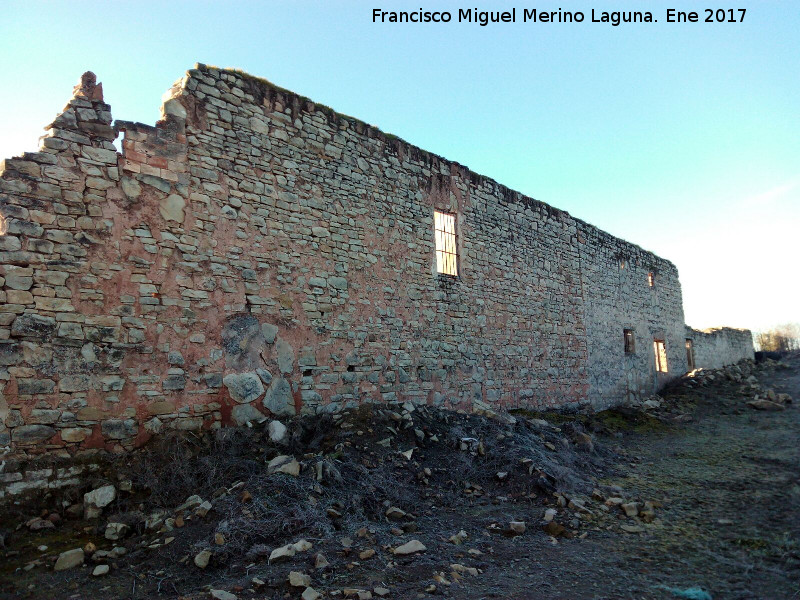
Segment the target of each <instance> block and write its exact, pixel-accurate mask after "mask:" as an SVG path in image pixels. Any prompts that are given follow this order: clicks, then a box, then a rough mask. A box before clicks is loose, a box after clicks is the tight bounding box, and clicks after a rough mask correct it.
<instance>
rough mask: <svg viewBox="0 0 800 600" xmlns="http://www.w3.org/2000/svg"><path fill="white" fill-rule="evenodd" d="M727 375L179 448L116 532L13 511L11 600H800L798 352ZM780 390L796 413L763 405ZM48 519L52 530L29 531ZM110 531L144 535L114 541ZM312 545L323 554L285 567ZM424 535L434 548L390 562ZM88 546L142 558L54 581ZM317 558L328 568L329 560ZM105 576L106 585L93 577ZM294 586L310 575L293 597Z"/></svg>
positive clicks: (35, 508) (134, 468)
mask: <svg viewBox="0 0 800 600" xmlns="http://www.w3.org/2000/svg"><path fill="white" fill-rule="evenodd" d="M751 373H752V376H753V377H755V380H754V379H751V380H750V381H749V382H748V381H747V377H749V376H750V374H751ZM712 377H713V380H712V379H711V378H710V377H708V376H707V374H706V375H704V376H703V377H698V378H695V379H684V380H682V381H681V382H680V383H678V384H677V385H676V386H674V387H673V388H672V389H671V390H669V391H667V392H665V393H664V394H662V398H663V399H662V401H661V404H660V406H652V407H648V408H647V410H645V409H641V408H640V409H628V410H616V411H607V412H604V413H599V414H597V415H591V416H586V415H583V416H576V415H573V416H568V415H558V414H549V415H530V414H516V415H515V417H516V423H509V422H507V421H504V420H503V419H502V418H499V419H498V418H494V417H493V418H486V417H484V416H475V415H470V416H466V415H457V414H453V413H449V414H448V413H446V412H445V411H436V410H433V409H424V408H416V409H414V410H410V411H409V410H407V409H408V408H409V407H407V406H406V410H403V407H399V406H398V407H395V408H394V409H387V410H383V409H380V408H376V409H374V410H372V409H370V410H368V411H360V412H357V413H353V414H352V415H350V416H348V417H346V418H343V419H342V420H339V421H334V420H329V421H324V422H322V423H321V424H320V423H316V424H313V423H310V422H305V423H294V424H289V423H287V425H289V427H290V439H289V441H287V442H285V443H283V444H273V443H271V442H269V440H268V438H267V437H266V432H264V431H260V432H259V431H253V432H249V433H247V435H245V434H242V435H243V436H244V437H241V438H237V437H236V436H233V437H229V438H226V440H223V441H222V442H219V441H215V442H203V444H206V445H205V446H203V445H202V444H200V445H199V446H196V447H195V446H186V447H184V446H181V445H180V444H178V445H176V446H169V445H167V446H166V447H167V448H172V449H173V453H172V454H170V451H169V450H165V449H164V448H163V447H162V448H160V449H158V451H157V452H156V450H153V454H152V455H151V456H150V457H149V458H146V459H142V460H138V461H130V462H129V463H125V464H120V465H117V467H118V468H119V472H120V475H119V476H118V479H119V478H122V477H129V478H130V480H131V481H132V482H133V485H132V490H131V491H130V492H123V491H122V490H120V492H119V496H118V499H117V500H116V501H115V503H114V504H112V505H110V506H109V507H108V508H106V510H105V511H104V514H103V516H102V517H101V518H100V519H99V520H95V521H85V520H83V519H81V518H78V519H70V518H69V514H70V512H71V514H74V513H75V511H74V507H75V506H78V508H80V504H79V503H80V496H74V497H72V498H69V497H67V498H55V497H53V498H48V499H44V500H43V502H45V504H44V505H42V504H41V503H40V504H34V503H31V504H29V505H26V506H22V507H16V508H15V509H13V510H8V511H6V514H4V515H0V519H2V520H0V530H2V531H5V532H6V534H7V536H8V537H7V540H6V544H5V548H3V547H2V546H0V599H11V598H30V599H37V600H38V599H41V600H44V599H53V600H55V599H83V598H87V599H88V598H92V599H112V598H120V599H123V598H124V599H131V600H134V599H144V598H148V599H149V598H181V597H182V598H187V599H188V598H190V599H193V600H195V599H200V598H213V597H214V596H213V594H212V591H211V590H221V591H224V592H227V593H229V594H232V595H233V596H225V595H224V594H222V595H220V594H219V593H218V592H217V595H218V597H220V598H232V597H236V598H237V599H247V600H250V599H266V598H300V597H301V594H302V593H303V592H304V591H305V592H306V594H307V596H306V597H307V598H313V597H314V596H313V595H312V594H310V593H309V592H308V591H307V590H306V587H311V588H313V590H315V591H316V592H317V593H319V594H321V598H350V597H352V598H369V597H372V598H378V597H380V596H379V595H380V594H382V593H386V596H385V597H387V598H396V599H405V598H431V599H433V598H436V597H447V598H463V599H470V600H479V599H483V598H513V599H539V598H541V599H545V598H547V599H570V600H572V599H597V600H599V599H617V598H619V599H668V598H681V597H683V598H690V599H691V598H697V599H700V600H703V599H706V598H710V599H713V600H721V599H745V598H760V599H784V598H785V599H793V598H798V599H800V410H798V403H800V357H798V356H795V357H793V358H792V357H789V358H785V359H784V360H783V361H781V362H779V363H767V364H766V366H765V365H764V364H762V365H758V366H755V367H752V368H751V367H750V366H745V367H744V368H743V372H741V371H739V372H737V371H736V370H733V371H731V370H726V371H724V372H723V371H719V372H715V373H714V374H712ZM756 380H757V382H756ZM767 389H772V390H774V392H776V393H788V394H790V395H791V396H792V397H793V398H794V404H788V405H787V406H786V408H785V409H784V410H775V411H763V410H755V409H754V408H752V407H751V406H748V405H747V404H746V402H747V401H749V400H752V399H753V395H754V393H753V390H761V392H760V395H761V397H763V396H764V392H766V390H767ZM501 417H502V416H501ZM237 435H238V434H237ZM170 443H174V441H172V442H170ZM209 444H210V445H209ZM187 448H188V449H187ZM409 450H412V452H411V453H410V455H409V453H408V451H409ZM278 454H287V455H292V456H295V457H296V458H297V459H298V460H299V462H300V464H301V467H302V470H301V474H300V476H299V477H292V476H291V475H285V474H281V473H279V474H277V475H267V474H266V472H265V471H266V468H265V463H266V462H267V461H269V460H271V459H272V458H274V457H275V456H276V455H278ZM96 483H99V482H95V485H96ZM117 483H118V482H117ZM119 487H122V486H119ZM82 491H88V488H87V490H82ZM192 493H196V494H198V495H200V496H201V497H202V498H203V499H208V500H210V501H211V502H212V504H213V508H212V510H211V511H210V512H209V513H208V515H207V516H204V517H200V516H198V515H197V514H195V513H194V512H193V511H194V507H192V508H189V509H185V510H178V511H177V512H176V511H175V508H176V507H177V505H179V504H181V503H182V501H183V500H185V499H186V498H187V496H189V495H191V494H192ZM70 502H73V510H72V511H70V509H69V506H68V505H69V503H70ZM76 502H77V503H78V504H74V503H76ZM620 502H623V503H624V504H625V505H626V506H628V508H629V509H630V510H631V511H632V513H637V514H635V515H632V516H631V515H626V513H625V512H623V509H622V508H621V507H620V506H619V504H620ZM48 503H49V504H48ZM43 508H44V510H43ZM394 508H398V509H400V510H399V511H396V510H394V511H393V509H394ZM548 510H549V511H550V514H552V515H554V516H553V521H552V523H550V524H548V523H547V522H546V521H545V518H544V517H545V511H548ZM53 512H55V513H56V514H58V515H59V517H57V518H56V519H55V520H56V522H57V523H56V527H54V528H48V529H43V530H39V531H30V530H29V528H28V527H29V526H26V523H28V524H30V523H31V522H32V521H31V519H32V518H35V517H37V516H39V517H42V516H43V517H46V518H47V516H48V515H52V514H53ZM162 512H163V513H164V514H163V515H162V519H161V521H163V517H164V516H166V517H167V521H166V522H164V524H163V525H159V523H160V522H157V523H156V525H155V526H153V527H150V528H148V527H147V523H146V519H147V518H148V517H152V515H153V514H161V513H162ZM60 517H63V518H60ZM184 517H185V518H184ZM183 521H185V523H184V522H183ZM511 521H524V522H525V531H524V532H523V533H521V534H520V533H518V532H514V531H512V530H510V525H509V524H510V522H511ZM107 522H123V523H127V524H129V525H130V533H129V535H128V536H127V537H125V538H124V539H123V540H117V541H109V540H107V539H105V537H104V535H103V533H104V530H105V525H106V523H107ZM462 530H463V532H464V533H465V534H466V535H465V536H464V535H462V536H461V538H462V539H458V537H457V538H456V539H455V541H457V542H460V543H454V541H453V540H451V537H452V536H454V535H456V534H458V533H459V532H460V531H462ZM301 539H305V540H307V541H308V542H310V544H311V545H312V548H311V549H309V550H305V551H298V552H297V553H296V554H295V555H294V556H293V557H290V558H288V559H287V560H284V561H278V560H273V561H270V560H269V558H268V557H269V556H270V553H271V552H272V550H274V549H275V548H277V547H280V546H282V545H284V544H287V543H292V542H296V541H298V540H301ZM411 540H418V541H419V542H421V543H422V544H423V545H424V546H425V548H426V549H425V550H424V551H421V552H417V553H413V554H410V555H407V556H401V555H399V554H395V553H394V550H395V549H397V548H398V547H399V546H401V545H402V544H405V543H407V542H409V541H411ZM87 543H91V544H94V546H96V548H97V549H100V550H101V551H102V550H106V551H107V550H111V549H112V548H114V547H122V548H125V550H124V552H125V554H124V555H122V556H116V557H115V556H111V557H105V558H103V557H101V555H100V554H95V555H94V556H90V555H91V552H87V559H86V564H85V565H84V566H79V567H75V568H72V569H68V570H65V571H60V572H54V571H53V563H54V562H55V560H56V558H57V557H58V555H59V553H60V552H63V551H64V550H69V549H73V548H80V547H83V546H84V545H86V544H87ZM44 546H47V548H46V549H44V550H41V549H40V548H42V547H44ZM92 549H93V548H90V549H89V550H92ZM204 549H206V550H209V552H210V555H211V560H210V563H209V565H208V566H207V567H206V568H204V569H200V568H198V567H197V566H195V564H194V560H193V559H194V557H195V556H196V555H197V554H198V553H199V552H201V551H202V550H204ZM373 551H374V554H372V552H373ZM318 553H321V554H323V555H324V556H325V559H326V561H327V562H329V563H330V564H329V566H327V567H324V568H317V567H316V566H315V563H316V556H317V554H318ZM101 554H102V552H101ZM96 564H108V565H109V567H110V572H109V574H107V575H104V576H102V577H93V576H92V575H91V573H92V570H93V569H94V567H95V565H96ZM454 565H456V566H454ZM470 569H475V571H472V572H470ZM290 571H297V572H299V573H302V574H306V575H308V576H309V578H310V581H305V582H304V585H302V586H300V587H292V586H290V585H289V584H288V582H287V577H288V574H289V572H290ZM309 584H310V585H309ZM681 594H683V595H681Z"/></svg>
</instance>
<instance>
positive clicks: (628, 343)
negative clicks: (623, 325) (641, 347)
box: [622, 329, 636, 354]
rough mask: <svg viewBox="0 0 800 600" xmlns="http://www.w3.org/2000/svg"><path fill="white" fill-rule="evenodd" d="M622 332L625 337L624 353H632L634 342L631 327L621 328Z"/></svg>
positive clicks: (634, 348)
mask: <svg viewBox="0 0 800 600" xmlns="http://www.w3.org/2000/svg"><path fill="white" fill-rule="evenodd" d="M622 334H623V337H624V338H625V354H633V353H634V352H635V351H636V344H635V342H634V339H633V329H623V330H622Z"/></svg>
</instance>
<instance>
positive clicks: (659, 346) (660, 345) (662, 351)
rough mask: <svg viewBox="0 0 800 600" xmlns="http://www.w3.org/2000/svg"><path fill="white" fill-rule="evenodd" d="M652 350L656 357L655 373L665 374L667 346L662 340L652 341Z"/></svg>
mask: <svg viewBox="0 0 800 600" xmlns="http://www.w3.org/2000/svg"><path fill="white" fill-rule="evenodd" d="M653 350H654V351H655V355H656V371H658V372H659V373H666V372H667V346H666V344H664V340H653Z"/></svg>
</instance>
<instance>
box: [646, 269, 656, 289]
mask: <svg viewBox="0 0 800 600" xmlns="http://www.w3.org/2000/svg"><path fill="white" fill-rule="evenodd" d="M647 285H649V286H650V287H655V285H656V274H655V273H653V272H652V271H650V272H649V273H648V274H647Z"/></svg>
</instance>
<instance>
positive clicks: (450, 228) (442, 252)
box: [433, 210, 458, 276]
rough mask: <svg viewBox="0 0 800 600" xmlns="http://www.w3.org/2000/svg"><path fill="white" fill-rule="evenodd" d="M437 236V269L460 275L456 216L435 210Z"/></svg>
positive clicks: (445, 272) (447, 273)
mask: <svg viewBox="0 0 800 600" xmlns="http://www.w3.org/2000/svg"><path fill="white" fill-rule="evenodd" d="M433 217H434V234H435V236H436V271H437V272H438V273H444V274H445V275H453V276H457V275H458V266H457V260H456V259H457V250H456V216H455V215H452V214H448V213H444V212H439V211H438V210H436V211H434V212H433Z"/></svg>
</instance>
